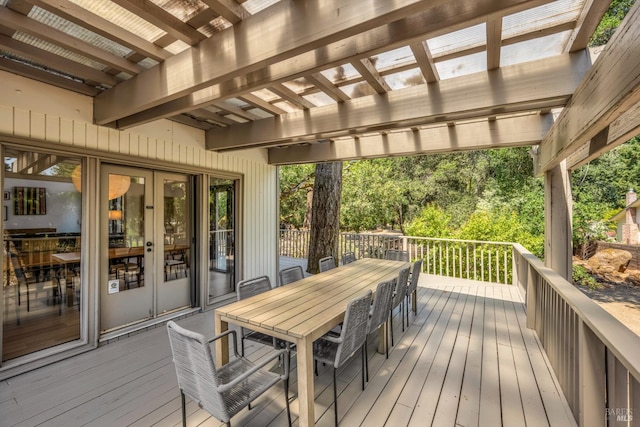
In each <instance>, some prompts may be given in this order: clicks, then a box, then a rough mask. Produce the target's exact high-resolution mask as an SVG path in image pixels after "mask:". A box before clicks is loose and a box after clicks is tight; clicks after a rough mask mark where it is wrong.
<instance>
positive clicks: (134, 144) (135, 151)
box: [129, 133, 140, 157]
mask: <svg viewBox="0 0 640 427" xmlns="http://www.w3.org/2000/svg"><path fill="white" fill-rule="evenodd" d="M129 154H131V155H132V156H136V157H138V156H139V155H140V135H138V134H137V133H132V134H129Z"/></svg>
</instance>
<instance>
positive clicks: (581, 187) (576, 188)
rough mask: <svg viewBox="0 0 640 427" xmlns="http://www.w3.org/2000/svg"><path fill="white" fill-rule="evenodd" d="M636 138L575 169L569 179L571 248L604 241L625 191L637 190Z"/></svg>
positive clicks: (639, 143)
mask: <svg viewBox="0 0 640 427" xmlns="http://www.w3.org/2000/svg"><path fill="white" fill-rule="evenodd" d="M638 159H640V138H638V137H635V138H633V139H631V140H630V141H628V142H627V143H626V144H623V145H621V146H619V147H616V148H614V149H613V150H611V151H609V152H607V153H605V154H603V155H602V156H600V157H599V158H597V159H595V160H593V161H592V162H590V163H588V164H586V165H584V166H582V167H580V168H578V169H576V170H575V171H573V172H572V176H571V192H572V193H573V244H574V246H575V247H579V246H580V245H583V244H585V243H589V242H591V241H596V240H604V239H606V232H607V231H610V230H615V227H616V225H615V223H613V222H612V221H609V220H608V219H609V218H611V217H612V216H613V215H614V214H615V213H617V212H619V211H620V209H622V208H623V207H624V205H625V194H626V192H627V191H628V190H629V188H633V189H636V190H638V189H640V162H638Z"/></svg>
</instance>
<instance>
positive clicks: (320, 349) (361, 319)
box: [313, 291, 372, 426]
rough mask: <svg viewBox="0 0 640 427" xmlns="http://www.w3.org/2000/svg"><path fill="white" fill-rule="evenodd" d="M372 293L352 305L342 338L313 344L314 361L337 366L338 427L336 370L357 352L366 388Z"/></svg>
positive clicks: (318, 341)
mask: <svg viewBox="0 0 640 427" xmlns="http://www.w3.org/2000/svg"><path fill="white" fill-rule="evenodd" d="M371 294H372V292H371V291H367V293H366V294H365V295H363V296H361V297H359V298H355V299H353V300H351V301H350V302H349V305H348V306H347V311H346V313H345V315H344V322H343V324H342V331H341V332H340V336H338V337H334V336H332V335H324V336H323V337H321V338H319V339H318V340H316V341H314V342H313V358H314V359H315V361H316V362H322V363H326V364H330V365H332V366H333V408H334V416H335V423H336V426H337V425H338V385H337V383H336V370H337V369H338V368H339V367H341V366H342V365H344V364H345V362H347V361H348V360H349V359H350V358H351V356H353V355H354V354H355V353H356V351H358V350H360V351H361V354H362V389H363V390H364V382H365V372H364V370H365V360H364V359H365V349H364V347H365V344H366V341H367V327H368V324H369V309H370V307H371Z"/></svg>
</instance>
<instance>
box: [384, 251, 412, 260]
mask: <svg viewBox="0 0 640 427" xmlns="http://www.w3.org/2000/svg"><path fill="white" fill-rule="evenodd" d="M384 258H385V259H389V260H393V261H409V252H408V251H401V250H397V249H388V250H387V253H385V255H384Z"/></svg>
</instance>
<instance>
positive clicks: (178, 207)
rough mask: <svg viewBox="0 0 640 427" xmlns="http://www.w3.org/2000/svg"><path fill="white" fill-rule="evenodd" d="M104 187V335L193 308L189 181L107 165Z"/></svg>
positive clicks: (176, 176)
mask: <svg viewBox="0 0 640 427" xmlns="http://www.w3.org/2000/svg"><path fill="white" fill-rule="evenodd" d="M100 183H101V184H100V185H101V188H100V194H101V195H102V196H101V203H100V207H101V208H100V212H101V218H100V224H102V225H101V228H102V230H101V234H100V235H101V236H102V238H101V244H100V247H101V252H100V259H101V269H100V271H101V273H100V276H101V280H100V330H101V331H102V332H105V331H109V330H113V329H117V328H120V327H123V326H127V325H130V324H132V323H136V322H140V321H144V320H147V319H151V318H154V317H158V316H161V315H163V314H165V313H167V312H171V311H174V310H176V309H180V308H184V307H188V306H189V305H190V299H191V292H192V286H191V283H192V280H191V279H192V274H191V258H192V257H191V244H192V239H193V232H192V228H193V227H192V225H193V220H192V218H193V209H192V191H191V185H190V179H189V176H188V175H183V174H173V173H164V172H154V171H150V170H146V169H139V168H130V167H123V166H115V165H103V167H102V170H101V179H100Z"/></svg>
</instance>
